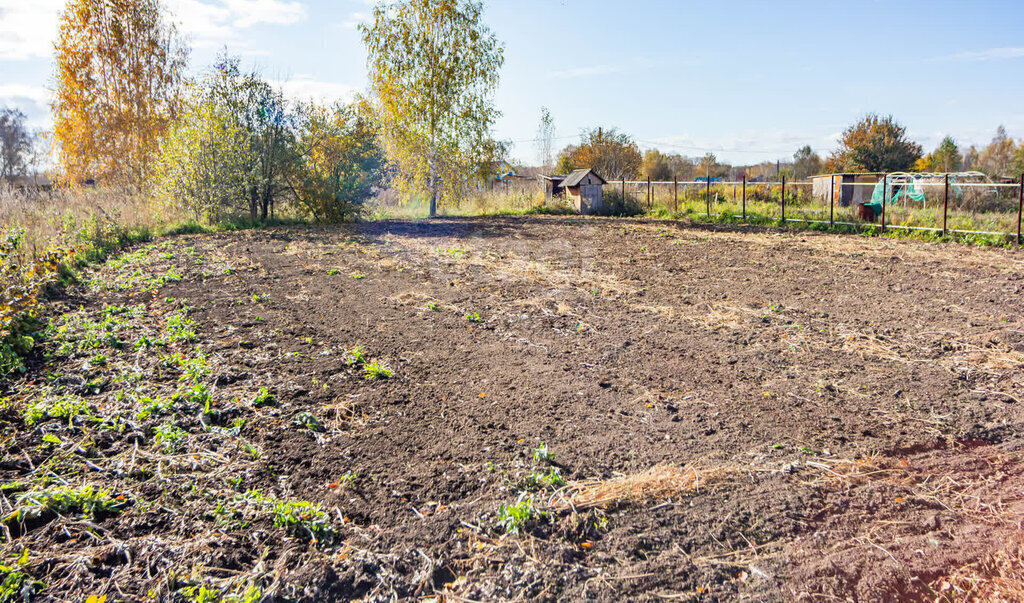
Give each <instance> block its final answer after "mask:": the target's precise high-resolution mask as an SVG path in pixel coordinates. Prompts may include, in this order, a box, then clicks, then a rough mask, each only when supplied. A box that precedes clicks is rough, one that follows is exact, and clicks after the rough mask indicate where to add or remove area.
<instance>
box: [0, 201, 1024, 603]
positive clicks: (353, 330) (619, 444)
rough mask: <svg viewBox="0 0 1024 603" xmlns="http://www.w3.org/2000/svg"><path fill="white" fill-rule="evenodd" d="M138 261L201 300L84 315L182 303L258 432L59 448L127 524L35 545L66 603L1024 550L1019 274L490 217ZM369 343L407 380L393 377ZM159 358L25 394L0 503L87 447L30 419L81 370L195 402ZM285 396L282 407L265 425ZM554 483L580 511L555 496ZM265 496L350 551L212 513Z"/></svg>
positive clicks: (955, 259)
mask: <svg viewBox="0 0 1024 603" xmlns="http://www.w3.org/2000/svg"><path fill="white" fill-rule="evenodd" d="M143 257H144V258H145V260H144V270H143V271H144V273H146V274H162V273H164V272H165V271H166V270H167V269H169V268H171V267H173V268H174V270H175V271H176V272H177V273H178V274H180V275H181V277H182V278H181V280H180V281H176V282H174V281H172V282H167V283H164V284H162V286H159V287H155V288H154V289H153V291H154V292H146V291H142V290H140V287H138V286H135V285H133V286H131V287H126V288H123V290H119V289H121V288H120V287H111V286H109V285H110V284H111V283H118V282H124V279H125V278H126V275H131V274H133V270H136V269H137V268H136V267H135V265H117V264H112V265H110V266H107V267H104V268H101V269H100V270H99V271H98V272H97V274H95V275H94V277H95V278H96V279H97V281H96V282H95V283H94V285H93V287H92V288H91V289H90V290H83V291H81V292H79V293H78V294H76V296H74V297H72V298H69V299H66V300H63V301H62V302H61V304H63V311H65V312H68V313H71V312H82V313H85V314H86V315H90V316H98V315H99V314H100V313H101V312H102V310H103V308H104V307H109V306H111V305H124V304H135V303H138V302H139V301H140V300H141V301H143V302H144V303H145V304H146V311H145V313H143V314H141V315H139V316H136V317H133V318H132V322H131V326H130V327H129V328H130V329H134V331H132V332H133V333H136V336H137V334H138V333H144V332H149V331H147V329H148V330H152V329H154V328H156V327H154V326H153V325H154V324H158V321H159V319H160V317H162V316H165V315H166V314H167V313H168V312H169V311H170V309H171V308H174V307H178V306H180V305H181V304H187V305H188V306H189V307H190V308H191V310H190V313H189V316H190V317H191V319H192V320H194V321H195V323H196V324H195V327H194V328H195V331H196V333H197V335H198V341H197V342H195V343H190V344H187V345H184V344H180V343H179V344H172V345H170V346H169V347H170V353H177V354H185V355H188V354H192V353H194V352H195V350H201V351H202V352H203V353H204V354H205V355H206V356H207V358H208V362H209V370H210V374H209V376H208V377H207V378H206V379H207V382H208V383H209V390H210V392H211V394H212V399H213V400H214V405H215V406H216V408H217V412H218V414H217V417H218V419H217V421H219V424H221V425H224V426H228V425H231V424H232V423H231V421H232V420H233V419H236V418H240V419H244V420H245V421H246V422H245V423H244V425H243V426H241V427H240V429H239V430H238V431H237V433H235V434H234V435H232V436H230V437H228V436H224V438H226V439H222V440H218V439H216V438H217V437H220V436H218V435H217V433H219V432H217V431H216V430H214V431H213V432H211V431H210V430H209V427H208V424H209V422H210V420H209V419H203V418H202V417H201V416H199V415H201V414H202V413H198V414H187V416H183V418H181V419H180V420H179V421H178V422H177V424H178V425H179V426H180V427H181V428H182V429H184V431H185V432H187V433H188V434H189V435H188V436H187V437H186V439H185V440H183V441H184V442H186V444H183V447H182V448H181V449H180V450H179V451H178V453H177V454H175V455H172V454H170V453H168V452H166V450H165V449H163V448H161V445H160V444H159V443H158V442H157V441H156V437H155V436H154V433H155V432H153V431H152V426H148V427H147V424H141V420H139V419H133V418H132V417H134V416H135V415H134V414H132V415H131V416H128V415H126V417H127V418H125V419H124V421H125V427H123V428H122V430H121V431H117V430H116V429H114V430H106V431H96V429H98V428H96V427H94V426H90V425H89V424H85V423H81V424H80V423H76V422H75V421H61V420H56V419H55V420H52V421H50V422H49V423H47V424H48V425H50V426H51V427H52V428H46V429H48V430H49V432H50V433H54V434H56V435H58V436H59V437H60V438H61V439H62V440H67V441H75V442H77V446H78V447H79V449H80V450H82V451H83V452H81V453H79V452H76V451H75V450H72V449H70V448H68V450H66V451H64V452H66V455H65V456H62V457H61V458H62V459H64V460H65V461H66V463H64V464H61V465H60V466H55V465H54V466H52V467H50V469H49V470H50V471H51V472H52V473H53V474H54V475H58V476H60V479H61V480H62V481H64V482H66V483H70V484H78V483H84V482H85V481H88V482H89V483H93V482H95V483H99V484H104V485H106V486H107V487H109V488H112V491H113V492H114V493H118V492H122V493H125V494H124V496H126V499H127V500H129V501H131V504H130V505H127V506H126V507H125V508H124V510H123V511H122V512H121V513H119V514H116V515H112V516H107V517H99V518H96V519H95V520H92V521H89V522H86V523H92V524H93V526H94V528H95V529H93V527H90V526H88V525H87V526H84V527H83V526H82V525H81V523H82V522H83V521H84V520H81V519H78V520H75V519H73V518H67V517H63V516H60V517H57V518H56V519H51V520H49V521H45V519H46V518H43V520H38V521H42V522H43V523H42V524H41V525H35V524H33V525H21V526H15V525H14V523H13V522H11V521H8V522H7V524H6V525H8V526H10V527H12V528H13V534H12V541H11V542H9V543H8V544H7V545H5V549H4V550H5V552H6V553H7V555H8V558H10V557H13V556H16V555H17V554H19V553H20V551H21V550H22V549H23V548H24V547H26V546H27V547H29V548H30V550H31V552H32V561H31V562H30V564H29V565H28V568H29V570H31V572H32V573H33V575H34V576H35V577H36V578H38V579H40V580H42V581H43V582H46V583H47V584H48V585H49V586H48V587H47V589H45V590H43V591H42V593H43V595H42V596H46V595H49V596H52V597H53V598H56V599H65V598H67V599H71V600H74V599H84V598H85V595H88V594H107V595H108V596H109V598H108V600H122V599H123V600H142V599H143V598H145V597H146V596H147V593H149V594H150V595H152V596H155V597H157V598H165V599H174V598H176V597H177V598H179V599H183V598H184V597H186V594H185V593H186V591H184V590H182V589H183V588H187V587H188V586H189V585H191V587H196V586H197V585H207V586H209V588H210V589H211V591H212V590H216V589H220V592H222V594H227V593H228V592H234V591H233V590H232V589H234V588H236V587H237V586H238V585H239V584H242V583H243V582H244V583H245V584H247V585H250V586H251V585H256V586H258V588H259V590H260V593H262V596H264V597H268V598H270V599H295V600H309V601H319V600H341V599H352V598H366V599H371V600H382V599H386V598H390V597H398V598H419V597H426V596H433V595H438V596H441V597H443V598H448V599H450V600H496V599H541V600H556V599H580V598H593V599H598V600H609V601H610V600H624V599H651V600H660V599H671V600H694V601H697V600H700V601H714V600H735V599H741V598H749V599H753V600H795V599H808V600H811V599H818V598H825V599H828V598H833V597H834V598H838V599H841V600H846V599H850V600H895V599H917V600H942V599H943V597H945V598H946V599H948V600H958V599H960V598H963V597H966V596H967V595H966V594H965V593H963V592H960V591H958V590H956V589H957V588H958V587H957V586H955V585H953V583H952V582H951V581H950V580H947V577H948V576H950V575H951V574H953V573H954V572H956V571H957V570H960V569H961V568H963V567H964V566H967V565H969V564H972V563H977V562H978V561H980V560H982V559H983V558H985V557H986V555H992V554H994V553H996V552H998V551H1001V550H1003V549H1004V548H1006V547H1007V543H1009V542H1011V541H1013V539H1015V538H1018V537H1019V535H1020V531H1021V529H1022V525H1021V522H1022V520H1024V502H1022V500H1024V498H1022V494H1024V466H1022V464H1021V452H1022V449H1024V446H1022V444H1024V440H1022V438H1021V433H1022V429H1024V407H1022V403H1024V400H1022V396H1024V387H1022V383H1024V303H1022V301H1021V293H1022V292H1024V254H1022V253H1021V252H1020V251H1017V250H1005V249H986V248H976V247H965V246H959V245H947V244H927V243H922V242H916V241H906V240H888V239H871V238H862V237H855V236H838V235H824V234H812V233H797V234H794V233H789V232H777V231H761V230H757V231H739V230H727V229H716V228H714V227H692V226H691V227H684V226H680V225H677V224H673V223H661V222H656V221H642V220H622V219H608V220H605V219H585V218H488V219H444V220H436V221H430V222H402V221H393V222H379V223H369V224H361V225H354V226H350V227H346V228H331V229H318V228H290V229H280V230H268V231H250V232H239V233H231V234H223V235H200V236H189V237H180V238H175V239H171V240H169V241H168V242H166V243H164V244H163V245H162V246H157V247H154V248H152V249H151V250H148V251H146V252H145V253H144V254H143ZM97 283H99V284H97ZM103 283H106V284H107V285H108V286H106V287H104V286H103V285H102V284H103ZM79 306H81V308H82V309H81V310H77V309H76V308H78V307H79ZM477 317H479V321H476V320H475V319H476V318H477ZM471 319H473V320H471ZM356 345H360V346H363V350H364V354H365V355H366V356H367V359H368V360H380V361H382V362H384V363H385V364H387V365H388V366H389V367H390V368H391V369H393V371H394V375H393V377H391V378H390V379H381V380H369V379H365V378H364V374H363V371H362V369H360V368H359V367H358V366H352V365H350V364H349V363H348V362H347V361H346V350H350V349H351V348H352V347H353V346H356ZM145 349H146V348H140V349H139V350H136V349H134V348H132V347H131V346H127V347H126V349H124V350H122V351H120V352H112V353H111V362H110V363H108V364H107V366H106V368H97V367H92V368H90V367H83V361H84V360H85V358H84V357H82V356H81V355H79V356H75V355H74V354H66V353H65V354H61V353H59V352H58V353H55V355H54V356H53V357H52V358H51V359H50V360H49V364H48V365H47V364H44V360H42V359H41V360H40V361H39V366H37V367H35V368H34V369H33V371H32V373H30V374H29V375H28V376H26V378H25V379H24V380H23V381H21V382H19V383H16V384H14V385H13V386H12V387H11V391H10V392H9V394H10V395H11V396H12V400H13V402H12V405H11V406H10V407H9V410H8V411H7V413H8V417H7V418H6V419H5V423H4V426H5V434H6V435H5V437H6V442H7V444H6V447H5V456H4V460H3V464H2V466H0V469H2V475H3V477H4V479H5V481H8V482H14V483H21V484H22V489H24V488H26V487H28V486H25V485H24V484H26V483H27V481H28V480H31V479H35V478H37V477H39V475H40V472H39V471H38V468H39V467H40V466H42V465H43V464H44V463H45V462H47V461H49V460H50V459H52V458H53V457H54V456H60V453H55V452H54V451H53V450H52V449H47V448H45V446H44V445H43V443H42V442H41V441H40V440H39V438H40V437H41V433H42V432H40V431H39V430H35V431H32V430H29V429H26V428H25V427H24V426H22V425H20V424H19V422H18V421H19V419H18V416H19V415H18V414H17V410H18V409H20V408H23V407H24V405H26V404H28V403H29V400H30V399H31V398H33V397H36V398H37V397H39V396H41V395H53V394H55V393H60V392H61V391H64V390H61V389H60V387H61V386H59V385H54V383H58V384H59V383H61V382H60V379H59V378H58V376H59V375H68V374H79V373H83V376H82V377H81V381H82V382H86V381H89V380H90V379H96V378H100V379H101V380H102V379H105V380H106V381H105V382H103V384H102V385H100V386H99V387H98V389H96V390H94V391H92V392H90V393H89V395H88V400H90V403H91V404H92V405H93V408H94V411H93V414H94V415H96V416H103V415H104V414H105V413H106V415H113V414H116V413H117V412H119V410H118V409H119V408H120V409H122V410H121V411H120V412H127V411H124V410H123V409H124V408H126V406H125V405H126V404H128V402H125V401H124V400H125V397H124V392H125V391H127V390H128V389H130V388H135V389H133V390H132V391H140V392H141V391H143V390H145V391H147V392H152V393H159V392H173V391H175V390H176V389H179V388H180V387H181V385H180V383H181V382H182V380H183V379H184V376H182V377H180V378H179V376H178V373H177V372H174V371H173V370H172V369H169V368H167V362H168V361H167V360H166V359H164V360H160V356H159V354H157V353H152V354H146V353H144V352H145ZM161 362H162V363H163V364H161ZM161 367H163V368H161ZM129 373H130V374H138V375H140V376H141V378H142V381H143V383H148V385H138V384H137V383H136V384H135V385H131V386H130V387H129V386H126V385H124V384H123V383H124V380H123V379H121V380H119V379H117V378H116V377H117V375H119V374H120V375H122V376H123V375H125V374H129ZM46 375H50V376H51V377H50V378H47V377H46ZM97 376H98V377H97ZM65 380H66V379H65ZM72 381H73V382H74V384H75V386H76V387H79V388H81V387H82V384H81V383H79V382H78V381H76V380H74V379H72ZM90 382H91V381H90ZM261 387H265V388H267V389H268V391H269V392H270V393H272V394H274V396H275V397H276V403H275V404H273V405H268V406H259V407H256V406H254V405H252V404H247V403H246V401H248V400H251V399H252V398H253V396H254V394H255V393H256V392H257V390H259V389H260V388H261ZM47 388H49V389H47ZM86 389H88V387H86ZM118 392H122V393H121V397H120V399H119V398H118ZM129 398H130V396H129ZM135 410H136V409H135V407H132V413H134V412H135ZM303 412H305V413H310V414H311V415H313V416H314V417H316V418H317V419H318V420H319V422H320V423H321V424H322V425H323V428H324V429H323V431H322V432H320V433H317V432H314V431H311V430H308V429H303V428H301V427H300V426H297V425H296V424H295V419H296V416H297V415H298V414H299V413H303ZM300 422H301V421H300ZM65 423H67V425H66V426H65ZM46 429H44V431H46ZM238 442H245V444H246V445H248V446H250V447H253V448H255V449H256V450H258V454H256V453H252V454H244V453H243V452H244V451H240V449H239V446H240V445H239V446H236V445H235V444H238ZM542 443H543V445H546V447H547V449H548V450H549V451H550V452H551V453H552V454H553V455H554V456H553V458H550V459H545V458H536V457H535V456H534V452H533V450H534V449H536V448H538V447H540V446H541V445H542ZM147 455H148V456H147ZM129 457H130V459H131V463H132V466H131V467H130V468H129V467H128V466H127V463H128V462H129ZM82 459H85V460H87V461H88V463H85V462H84V461H83V460H82ZM147 459H148V460H147ZM90 463H91V464H92V465H93V466H95V467H96V469H92V468H90V467H89V464H90ZM146 463H148V464H146ZM142 464H146V467H147V468H146V470H145V471H141V472H140V471H137V470H136V469H137V466H138V465H142ZM551 467H554V468H556V469H557V470H558V472H559V473H560V474H561V476H562V477H564V478H565V479H566V480H568V481H569V485H568V486H567V487H565V488H561V487H558V485H557V484H556V485H555V486H553V487H545V486H544V485H543V484H541V485H538V484H536V483H535V482H530V480H529V479H528V475H529V474H530V473H531V472H533V471H535V470H536V471H538V472H548V471H550V470H551ZM652 468H655V469H654V470H652ZM666 468H668V469H666ZM673 468H675V469H673ZM665 471H667V472H668V473H665ZM659 472H660V473H659ZM608 480H612V481H611V482H609V481H608ZM624 480H625V481H624ZM595 488H598V489H597V490H595ZM251 490H259V491H260V492H261V493H263V494H265V495H273V496H274V497H276V498H277V499H279V500H285V499H287V500H296V501H298V500H301V501H309V502H312V503H316V504H318V505H321V507H322V508H323V509H324V510H325V511H326V512H327V515H328V517H329V521H330V522H331V524H332V526H333V529H334V530H336V532H337V536H336V537H334V538H333V539H319V540H321V541H320V542H317V541H316V539H314V541H312V542H310V541H309V538H305V539H304V538H301V537H299V535H296V534H295V533H290V532H288V530H287V529H286V528H285V527H282V526H279V525H274V524H273V523H272V522H270V521H269V519H267V518H266V517H263V516H254V517H250V516H247V515H246V516H245V520H246V521H226V520H225V513H224V512H222V511H219V510H215V509H216V508H217V505H218V503H219V502H221V503H223V502H224V501H232V500H236V498H237V497H238V496H240V495H241V493H243V492H246V491H251ZM523 493H528V494H523ZM588 493H589V494H588ZM609 493H610V494H609ZM598 494H599V495H598ZM521 495H522V496H532V500H533V503H534V506H535V508H536V509H537V510H538V511H541V512H543V513H544V515H541V516H537V517H534V518H533V519H532V520H530V521H528V522H526V524H525V525H523V526H522V530H521V531H520V533H519V534H509V535H506V534H505V533H504V529H502V527H500V526H499V525H497V523H496V521H497V519H498V513H499V508H500V507H501V506H502V505H509V504H512V503H515V502H516V501H517V500H520V496H521ZM585 496H590V498H585ZM232 497H236V498H232ZM3 502H4V507H5V508H4V512H5V513H8V512H10V511H12V510H13V509H15V508H16V507H17V503H16V502H15V500H14V498H13V497H11V500H10V501H8V500H7V498H5V500H4V501H3ZM235 504H236V503H230V504H229V505H228V506H230V505H235ZM237 505H243V503H241V502H238V503H237ZM237 505H236V506H237ZM8 507H9V508H8ZM238 508H241V507H238ZM237 513H242V511H237ZM242 514H243V515H244V513H242ZM227 516H228V517H229V518H230V517H234V518H235V519H237V518H238V517H241V515H237V514H236V515H235V516H231V515H230V513H228V514H227ZM38 521H37V523H38ZM243 578H244V580H243ZM189 592H192V591H189Z"/></svg>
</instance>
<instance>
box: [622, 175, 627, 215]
mask: <svg viewBox="0 0 1024 603" xmlns="http://www.w3.org/2000/svg"><path fill="white" fill-rule="evenodd" d="M622 207H623V208H625V207H626V175H625V174H623V175H622Z"/></svg>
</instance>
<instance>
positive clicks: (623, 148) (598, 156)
mask: <svg viewBox="0 0 1024 603" xmlns="http://www.w3.org/2000/svg"><path fill="white" fill-rule="evenodd" d="M642 164H643V155H641V154H640V149H639V148H637V146H636V142H634V141H633V139H632V138H630V137H629V135H627V134H625V133H622V132H619V131H618V130H616V129H615V128H611V129H608V130H605V129H604V128H594V129H593V130H591V131H589V132H587V133H585V134H584V135H583V140H582V141H581V142H580V144H578V145H569V146H568V147H566V148H565V149H563V150H562V152H561V154H560V155H559V157H558V165H557V166H556V167H555V169H556V170H557V171H558V172H559V173H562V174H568V173H569V172H571V171H573V170H578V169H586V168H590V169H593V170H594V171H596V172H597V173H598V174H600V175H601V176H603V177H604V178H607V179H609V180H621V179H623V178H625V179H627V180H628V179H630V178H636V177H637V175H638V174H639V173H640V168H641V166H642Z"/></svg>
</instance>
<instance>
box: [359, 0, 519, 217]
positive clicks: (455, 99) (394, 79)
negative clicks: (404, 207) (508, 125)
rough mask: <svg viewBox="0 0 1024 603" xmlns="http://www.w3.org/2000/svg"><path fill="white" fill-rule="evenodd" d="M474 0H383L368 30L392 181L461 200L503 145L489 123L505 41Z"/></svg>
mask: <svg viewBox="0 0 1024 603" xmlns="http://www.w3.org/2000/svg"><path fill="white" fill-rule="evenodd" d="M482 17H483V3H482V2H478V1H474V0H400V1H397V2H393V3H390V4H388V3H381V4H378V5H377V6H376V7H375V8H374V11H373V22H372V24H370V25H362V26H361V27H360V30H361V31H362V35H363V42H364V43H365V44H366V48H367V51H368V67H369V80H370V94H371V98H372V100H373V103H374V105H375V108H376V110H377V112H378V119H379V121H380V131H381V140H382V144H383V147H384V150H385V152H386V155H387V158H388V163H389V173H390V174H391V182H390V183H391V185H392V186H393V187H394V188H395V189H396V190H397V191H398V192H399V193H400V194H401V195H402V196H403V197H405V198H406V199H410V198H413V197H417V196H419V195H423V194H426V195H429V198H430V215H431V216H435V215H436V214H437V205H438V202H439V200H440V201H444V202H450V203H458V202H459V201H460V200H461V199H462V198H463V197H464V196H465V194H466V191H467V190H468V188H469V186H470V185H471V184H472V183H474V181H476V180H477V179H479V178H480V177H481V175H483V174H486V173H487V171H488V169H487V168H488V167H489V164H490V162H491V161H492V160H494V159H495V158H496V157H495V155H496V154H498V153H500V151H501V150H502V148H503V146H502V145H500V144H496V143H495V141H494V140H493V139H492V138H491V135H490V130H491V127H492V126H493V124H494V122H495V120H496V119H497V118H498V117H499V115H500V113H499V112H498V111H497V110H496V109H495V108H494V106H493V95H494V91H495V89H496V88H497V86H498V79H499V75H498V71H499V70H500V68H501V66H502V64H503V63H504V48H503V46H502V44H501V43H500V42H499V41H498V40H497V38H496V37H495V36H494V34H493V33H491V31H490V29H489V28H488V27H487V26H486V25H485V24H484V23H483V20H482Z"/></svg>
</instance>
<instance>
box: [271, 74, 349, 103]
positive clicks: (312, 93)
mask: <svg viewBox="0 0 1024 603" xmlns="http://www.w3.org/2000/svg"><path fill="white" fill-rule="evenodd" d="M272 84H274V85H275V86H276V87H278V88H280V89H281V92H283V93H284V95H285V96H286V97H288V98H290V99H292V100H299V101H310V100H312V101H316V102H319V103H331V102H334V101H341V102H348V101H351V100H352V98H353V97H355V95H356V93H357V92H358V91H359V88H357V87H356V86H350V85H348V84H342V83H339V82H324V81H320V80H315V79H313V78H312V77H311V76H308V75H298V76H295V77H293V78H290V79H288V80H282V81H276V82H272Z"/></svg>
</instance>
